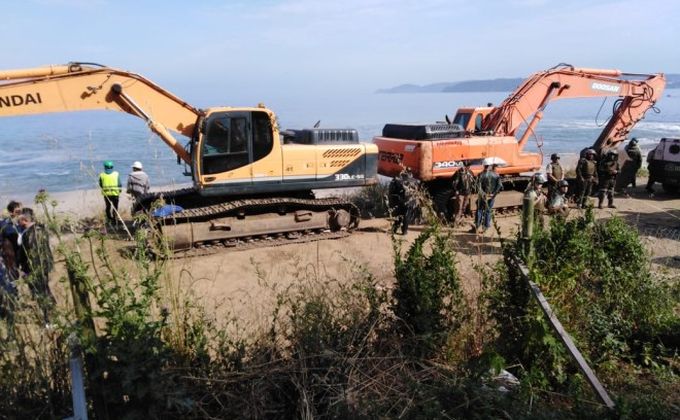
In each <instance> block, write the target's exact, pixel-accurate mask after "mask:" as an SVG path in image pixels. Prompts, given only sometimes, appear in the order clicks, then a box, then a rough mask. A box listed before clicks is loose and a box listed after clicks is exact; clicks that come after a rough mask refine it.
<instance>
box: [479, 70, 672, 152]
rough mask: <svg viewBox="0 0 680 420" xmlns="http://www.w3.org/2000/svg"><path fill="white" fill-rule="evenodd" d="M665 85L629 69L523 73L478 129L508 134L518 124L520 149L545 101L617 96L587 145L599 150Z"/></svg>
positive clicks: (658, 77) (621, 134)
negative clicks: (601, 127)
mask: <svg viewBox="0 0 680 420" xmlns="http://www.w3.org/2000/svg"><path fill="white" fill-rule="evenodd" d="M665 86H666V79H665V77H664V75H663V74H661V73H658V74H631V73H623V72H621V71H620V70H603V69H588V68H575V67H571V66H560V67H556V68H552V69H549V70H546V71H542V72H538V73H535V74H533V75H532V76H530V77H529V78H527V79H526V80H525V81H524V82H523V83H522V84H521V85H520V86H519V87H518V88H517V90H515V92H513V93H512V94H511V95H510V96H509V97H508V98H507V99H505V101H503V103H502V104H501V105H499V106H498V107H496V108H495V109H494V110H493V111H491V113H490V114H489V115H488V116H487V118H486V119H485V120H484V123H483V125H482V131H486V132H489V133H492V134H493V135H496V136H513V137H515V136H516V134H517V130H518V129H519V128H520V126H521V125H522V124H526V130H525V131H524V133H523V134H522V137H521V138H520V139H519V147H520V149H521V148H522V147H523V146H524V145H525V144H526V141H527V140H528V138H529V136H530V135H531V134H532V133H533V130H534V128H535V126H536V124H538V122H539V121H540V120H541V118H542V117H543V110H544V109H545V107H546V105H547V104H548V103H549V102H550V101H554V100H557V99H565V98H590V97H619V99H618V100H617V101H616V102H615V106H614V112H613V115H612V117H611V118H610V120H609V122H608V123H607V125H606V127H605V128H604V130H603V131H602V133H601V134H600V136H599V138H598V139H597V140H596V142H595V144H594V145H593V147H594V148H595V150H596V151H597V152H598V153H599V152H601V151H603V150H607V149H610V148H613V147H616V145H617V144H618V143H620V142H622V141H624V140H625V139H626V136H627V135H628V133H629V132H630V130H631V129H632V128H633V126H634V125H635V124H636V123H637V122H638V121H639V120H640V119H642V118H643V117H644V115H645V112H647V110H648V109H649V108H651V107H653V106H654V104H655V103H656V101H657V100H658V99H659V97H661V94H662V93H663V90H664V88H665Z"/></svg>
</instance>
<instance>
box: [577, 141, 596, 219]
mask: <svg viewBox="0 0 680 420" xmlns="http://www.w3.org/2000/svg"><path fill="white" fill-rule="evenodd" d="M576 182H577V184H578V200H577V201H576V207H580V208H582V209H584V208H586V203H587V202H588V197H590V194H592V192H593V186H594V185H595V184H597V161H596V160H595V151H594V150H593V149H588V150H586V157H584V158H582V159H581V160H579V161H578V165H576Z"/></svg>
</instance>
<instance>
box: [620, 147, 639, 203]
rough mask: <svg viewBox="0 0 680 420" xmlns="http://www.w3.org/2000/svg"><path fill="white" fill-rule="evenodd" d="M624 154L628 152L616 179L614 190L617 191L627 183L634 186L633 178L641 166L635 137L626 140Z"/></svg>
mask: <svg viewBox="0 0 680 420" xmlns="http://www.w3.org/2000/svg"><path fill="white" fill-rule="evenodd" d="M626 154H628V159H627V160H626V161H625V162H623V166H622V167H621V173H620V174H619V176H618V177H617V179H616V191H618V192H622V191H623V190H624V188H626V187H628V185H632V186H633V188H635V179H636V178H637V173H638V171H639V170H640V167H642V151H641V150H640V147H639V146H638V145H637V139H632V140H631V141H630V142H628V144H627V145H626Z"/></svg>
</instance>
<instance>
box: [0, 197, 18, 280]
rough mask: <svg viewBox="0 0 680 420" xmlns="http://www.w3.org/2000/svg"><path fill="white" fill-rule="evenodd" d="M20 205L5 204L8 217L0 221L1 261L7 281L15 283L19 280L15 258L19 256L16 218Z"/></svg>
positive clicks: (14, 203)
mask: <svg viewBox="0 0 680 420" xmlns="http://www.w3.org/2000/svg"><path fill="white" fill-rule="evenodd" d="M21 207H22V206H21V203H20V202H18V201H14V200H12V201H10V202H9V203H8V204H7V213H8V216H7V217H6V218H5V219H3V220H2V221H0V249H2V259H3V261H4V263H5V273H6V276H7V278H8V281H11V282H13V281H16V280H17V279H18V278H19V266H18V264H17V257H18V254H19V244H18V240H19V233H20V231H21V227H20V226H19V224H18V221H17V219H18V217H19V215H21Z"/></svg>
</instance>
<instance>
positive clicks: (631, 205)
mask: <svg viewBox="0 0 680 420" xmlns="http://www.w3.org/2000/svg"><path fill="white" fill-rule="evenodd" d="M616 205H617V206H618V208H617V209H616V210H612V209H605V210H596V216H597V217H598V218H600V217H603V218H607V217H611V216H612V215H614V214H616V215H618V216H619V217H623V218H624V219H625V220H626V221H627V222H629V223H630V224H632V225H634V226H636V227H637V229H638V230H639V231H640V233H641V234H642V237H643V240H644V243H645V245H646V247H647V249H648V251H649V253H650V255H651V260H652V265H653V269H654V270H659V271H661V272H664V273H667V274H671V275H674V276H680V197H668V196H664V195H663V194H659V195H658V196H656V197H654V198H651V199H650V198H649V197H648V196H647V194H646V193H644V190H643V189H642V188H638V189H637V190H635V191H633V192H632V194H631V197H630V198H617V199H616ZM577 211H578V210H575V209H574V210H572V214H575V213H576V212H577ZM470 222H471V221H470ZM498 225H499V227H500V230H501V236H502V237H512V236H514V235H515V233H516V232H517V230H518V229H519V215H513V216H504V217H500V218H498ZM470 226H471V225H470V224H467V225H466V226H464V227H462V228H458V229H456V230H454V236H455V238H456V240H457V241H458V248H457V252H458V262H459V271H460V273H461V275H462V278H464V279H465V281H464V284H463V287H464V289H465V290H466V292H468V294H471V295H474V294H475V291H476V290H478V289H479V286H480V279H479V275H478V274H477V272H476V271H475V267H476V266H478V265H480V264H487V263H494V262H496V261H497V260H498V259H499V258H500V239H499V237H498V235H497V234H496V233H495V232H494V233H493V234H492V233H491V232H488V233H486V234H485V235H480V236H478V235H475V234H470V233H468V232H467V231H468V230H469V228H470ZM389 228H390V221H388V220H386V219H373V220H363V221H362V222H361V225H360V228H359V229H358V230H357V231H355V232H354V233H352V235H350V236H349V237H346V238H341V239H336V240H325V241H319V242H311V243H305V244H292V245H284V246H278V247H273V248H259V249H254V250H242V251H229V250H223V251H219V252H218V253H217V254H214V255H209V256H203V257H194V258H189V259H184V260H175V261H173V263H172V264H173V269H172V271H173V273H175V276H176V278H179V279H181V281H182V283H183V284H191V287H192V288H193V289H194V291H195V292H196V293H197V294H198V295H200V296H202V297H203V298H204V299H205V300H206V304H208V305H210V304H211V302H231V303H233V305H232V306H231V310H232V311H233V313H236V314H240V315H242V316H244V317H247V318H250V317H251V316H253V315H255V316H256V314H257V313H259V312H261V311H266V310H267V305H268V304H269V303H270V302H271V300H270V299H269V298H268V296H270V294H269V291H270V290H272V287H273V285H276V287H277V288H278V289H280V288H282V287H285V286H287V285H289V284H290V283H291V282H295V281H300V280H301V279H308V280H314V279H318V280H323V279H335V280H338V281H342V280H343V279H348V278H356V276H357V275H358V274H359V273H361V272H364V270H365V272H368V273H370V274H371V275H372V276H373V277H374V278H375V279H376V280H378V281H379V283H380V284H382V285H384V286H385V287H387V288H389V287H390V286H391V285H392V282H393V255H394V254H393V252H394V251H393V242H392V237H391V235H390V234H389ZM422 229H423V227H422V226H413V227H412V228H411V230H410V231H409V233H408V235H406V236H405V237H401V236H397V237H396V239H397V241H403V242H402V247H403V249H406V248H407V247H408V246H409V245H410V243H411V242H412V241H413V240H414V239H415V238H416V237H417V235H418V234H419V233H420V232H421V231H422ZM253 311H254V312H253Z"/></svg>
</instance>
